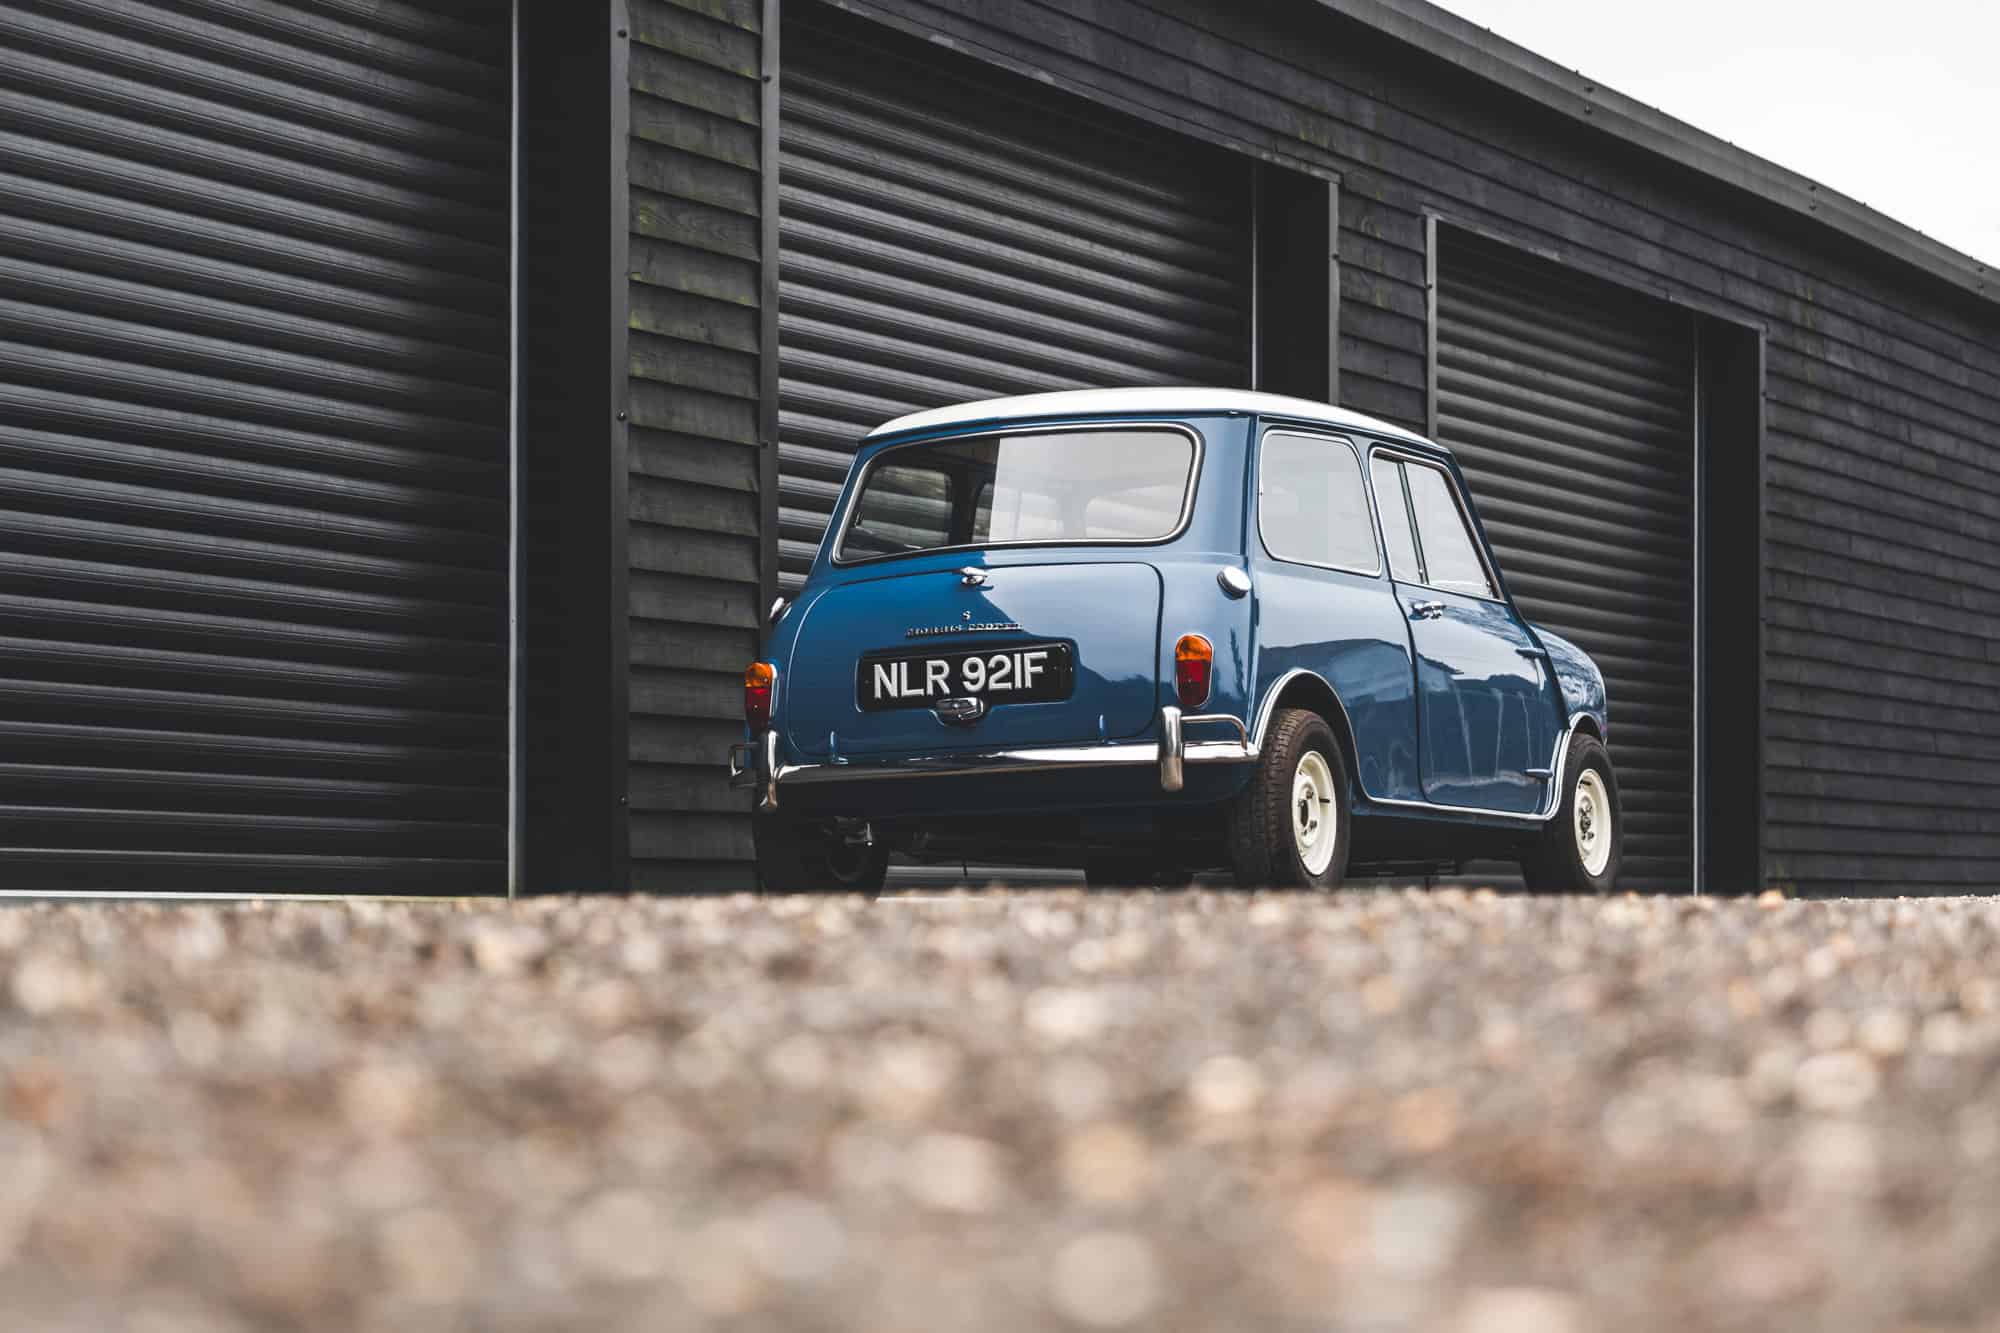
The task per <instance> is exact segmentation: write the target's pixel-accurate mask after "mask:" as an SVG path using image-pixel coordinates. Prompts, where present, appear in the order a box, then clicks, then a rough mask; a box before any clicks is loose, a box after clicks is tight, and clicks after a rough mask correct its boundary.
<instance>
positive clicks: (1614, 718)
mask: <svg viewBox="0 0 2000 1333" xmlns="http://www.w3.org/2000/svg"><path fill="white" fill-rule="evenodd" d="M1436 243H1437V247H1438V249H1437V377H1436V389H1437V402H1436V413H1437V419H1436V422H1435V423H1434V427H1433V428H1434V431H1435V433H1436V436H1437V438H1438V439H1440V440H1442V441H1444V442H1445V443H1446V444H1449V445H1450V446H1451V447H1452V449H1453V450H1454V451H1455V452H1456V453H1457V455H1458V461H1459V465H1460V467H1461V468H1462V469H1463V470H1464V472H1465V478H1466V482H1467V484H1468V485H1469V486H1470V487H1471V489H1472V494H1473V497H1474V500H1475V503H1476V504H1477V505H1478V508H1479V514H1480V519H1481V521H1482V522H1483V523H1484V525H1485V528H1486V535H1487V537H1488V539H1489V540H1490V541H1491V542H1492V545H1493V550H1494V554H1495V555H1496V556H1497V557H1498V558H1499V561H1500V566H1501V569H1502V571H1503V572H1504V574H1505V577H1506V580H1507V585H1508V590H1509V591H1510V592H1511V593H1512V594H1513V596H1514V599H1515V600H1516V602H1518V603H1519V605H1520V607H1521V610H1522V612H1523V613H1524V614H1525V615H1526V616H1527V617H1528V618H1529V619H1530V620H1532V621H1534V622H1535V623H1536V624H1539V625H1545V626H1547V627H1548V628H1550V629H1552V630H1554V631H1556V632H1557V633H1558V634H1561V635H1563V636H1564V637H1565V638H1568V639H1569V640H1571V641H1572V642H1574V643H1575V644H1577V645H1578V646H1579V647H1581V648H1582V649H1583V650H1584V651H1585V652H1587V653H1589V654H1590V655H1591V657H1592V658H1593V659H1595V660H1596V662H1597V664H1598V666H1599V667H1600V668H1601V669H1602V670H1603V672H1604V676H1605V684H1606V689H1607V691H1608V693H1609V696H1610V701H1611V736H1610V742H1611V757H1612V762H1613V763H1614V764H1615V765H1616V768H1617V773H1618V788H1619V797H1620V800H1621V803H1622V807H1623V812H1624V815H1625V830H1624V862H1623V864H1624V871H1623V881H1624V882H1625V883H1627V884H1629V885H1630V886H1631V887H1633V888H1681V889H1685V888H1686V887H1687V886H1688V884H1689V883H1690V874H1691V868H1692V864H1691V858H1692V854H1693V837H1694V820H1693V793H1694V777H1693V758H1694V756H1693V739H1694V726H1693V723H1694V702H1695V697H1694V462H1695V433H1694V405H1695V399H1694V391H1695V385H1694V349H1695V340H1694V329H1695V326H1694V319H1693V317H1692V316H1691V315H1690V314H1689V312H1688V311H1687V310H1685V309H1677V308H1675V307H1673V306H1671V305H1669V304H1667V303H1666V302H1664V301H1660V300H1657V299H1654V298H1649V297H1646V296H1643V295H1638V294H1635V293H1631V292H1628V291H1624V290H1622V289H1620V288H1617V287H1613V286H1612V285H1610V284H1609V283H1605V282H1601V281H1596V280H1592V279H1589V278H1586V277H1582V276H1580V275H1577V274H1575V273H1566V272H1565V271H1564V270H1563V269H1562V268H1561V267H1560V266H1558V265H1556V264H1552V263H1549V262H1547V261H1545V260H1539V259H1536V258H1533V257H1531V256H1524V255H1522V254H1520V253H1519V252H1518V251H1510V250H1509V249H1507V248H1506V247H1503V246H1499V245H1495V244H1493V243H1492V242H1490V241H1485V240H1481V239H1477V238H1474V237H1472V236H1469V235H1466V234H1464V233H1462V232H1459V231H1456V230H1454V229H1452V228H1449V227H1441V228H1439V229H1438V232H1437V242H1436Z"/></svg>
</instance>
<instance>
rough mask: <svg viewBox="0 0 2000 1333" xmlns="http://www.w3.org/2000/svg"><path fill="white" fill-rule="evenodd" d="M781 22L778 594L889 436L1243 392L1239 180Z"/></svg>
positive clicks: (1216, 153) (1071, 102)
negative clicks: (1169, 391)
mask: <svg viewBox="0 0 2000 1333" xmlns="http://www.w3.org/2000/svg"><path fill="white" fill-rule="evenodd" d="M785 24H786V27H785V39H784V41H785V46H784V50H785V53H786V54H785V67H784V76H783V95H782V116H783V119H782V128H781V157H780V163H781V165H780V171H779V191H780V219H781V229H782V243H781V259H782V263H781V268H780V275H781V286H780V311H781V315H780V330H781V333H780V340H781V355H780V360H779V365H780V373H781V376H782V380H783V387H782V391H781V393H780V397H779V403H780V412H781V420H780V432H779V434H780V440H781V441H782V448H781V453H780V467H781V471H782V476H781V483H780V504H781V506H782V509H781V515H780V523H779V540H780V567H781V569H782V585H783V587H784V589H785V591H787V592H790V591H792V590H794V589H796V588H797V587H798V585H799V583H800V582H801V581H802V580H803V577H804V574H805V571H806V568H807V567H808V566H809V565H810V564H811V562H812V558H813V554H814V552H815V550H816V549H817V548H818V545H819V540H820V537H821V535H822V534H823V533H824V531H825V529H826V523H827V517H828V514H829V512H830V510H831V509H832V506H833V502H834V500H835V498H836V496H837V494H838V492H839V489H840V483H841V479H842V478H843V477H844V476H845V475H846V472H847V464H848V459H849V458H850V456H851V455H852V453H853V450H854V445H855V443H856V441H857V440H859V439H860V437H861V436H862V435H864V434H865V433H866V432H867V431H868V430H870V429H872V428H873V427H875V426H878V425H880V424H881V423H882V422H883V421H885V420H887V419H888V418H890V417H893V416H896V415H897V414H899V413H902V412H907V411H911V410H913V409H916V408H921V407H935V406H938V405H940V404H944V403H953V402H962V401H964V400H966V399H973V398H985V397H991V396H994V395H998V394H1009V393H1034V392H1039V391H1042V390H1047V389H1066V388H1078V387H1085V386H1093V385H1117V384H1216V385H1227V386H1243V385H1247V384H1248V383H1249V338H1250V335H1249V308H1248V302H1249V290H1250V284H1249V281H1248V276H1249V262H1250V201H1251V190H1250V170H1249V167H1248V165H1247V163H1246V162H1245V161H1243V160H1241V159H1237V158H1233V157H1231V156H1230V155H1229V154H1226V153H1224V152H1222V151H1220V150H1214V149H1209V148H1206V147H1204V146H1202V145H1199V144H1196V143H1193V142H1190V141H1187V140H1184V139H1181V138H1179V137H1177V136H1175V135H1172V134H1168V133H1166V132H1164V131H1159V130H1154V129H1151V128H1150V127H1147V126H1145V125H1143V124H1141V123H1139V122H1137V121H1134V120H1128V119H1126V118H1124V117H1121V116H1118V115H1116V114H1115V113H1113V112H1110V111H1107V110H1104V109H1101V108H1099V107H1097V106H1094V105H1092V104H1090V103H1087V102H1083V101H1080V100H1077V99H1074V98H1070V97H1068V96H1065V95H1063V94H1059V93H1057V92H1054V91H1053V90H1050V89H1048V88H1045V87H1041V86H1039V85H1036V84H1034V83H1032V82H1029V81H1027V80H1025V79H1015V78H1011V77H1009V76H1007V75H1006V74H1004V73H1002V72H999V71H995V70H992V69H990V68H986V67H982V66H979V65H977V64H975V63H973V62H971V61H969V60H966V59H965V58H963V57H960V56H955V55H953V54H951V53H949V52H945V51H941V50H940V49H939V48H937V47H935V46H924V45H921V44H916V43H910V42H907V41H905V40H903V39H899V38H897V37H896V35H895V34H894V33H892V32H890V31H889V30H887V29H884V28H877V27H874V26H873V25H860V24H858V23H857V22H856V21H854V20H851V19H846V18H843V17H840V16H837V15H832V14H828V13H826V12H825V11H822V10H819V9H816V8H814V7H811V6H808V5H804V4H801V5H796V6H792V7H788V8H787V10H786V13H785Z"/></svg>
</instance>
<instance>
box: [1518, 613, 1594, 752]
mask: <svg viewBox="0 0 2000 1333" xmlns="http://www.w3.org/2000/svg"><path fill="white" fill-rule="evenodd" d="M1534 630H1535V637H1536V638H1538V639H1540V640H1541V641H1542V647H1544V648H1546V649H1548V652H1549V660H1550V661H1551V662H1553V663H1554V664H1555V669H1556V683H1557V684H1558V685H1559V686H1560V687H1561V688H1562V697H1563V706H1564V708H1565V710H1566V711H1568V712H1569V713H1571V714H1575V713H1582V714H1584V715H1586V716H1588V717H1592V718H1595V719H1596V720H1597V728H1598V730H1599V731H1601V732H1602V733H1604V735H1605V736H1606V738H1609V737H1610V735H1611V705H1610V700H1609V699H1607V698H1606V697H1605V693H1604V673H1603V672H1602V671H1600V670H1598V667H1597V663H1595V662H1593V661H1591V660H1590V655H1589V654H1588V653H1586V652H1584V651H1583V649H1581V648H1579V647H1577V646H1576V645H1575V644H1573V643H1571V642H1570V641H1569V640H1568V639H1565V638H1564V637H1563V636H1562V635H1560V634H1557V633H1556V632H1555V631H1554V630H1547V629H1543V628H1542V627H1541V626H1540V625H1536V626H1535V627H1534Z"/></svg>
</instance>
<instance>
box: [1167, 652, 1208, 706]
mask: <svg viewBox="0 0 2000 1333" xmlns="http://www.w3.org/2000/svg"><path fill="white" fill-rule="evenodd" d="M1214 679H1215V645H1214V644H1212V643H1210V642H1209V641H1208V640H1207V639H1204V638H1202V637H1201V635H1199V634H1183V635H1181V641H1180V642H1179V643H1177V644H1175V645H1174V692H1175V693H1176V694H1178V695H1180V698H1181V707H1182V708H1199V707H1201V706H1202V705H1203V704H1205V703H1207V702H1208V687H1209V685H1210V684H1211V683H1212V682H1213V681H1214Z"/></svg>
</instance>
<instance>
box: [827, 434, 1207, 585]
mask: <svg viewBox="0 0 2000 1333" xmlns="http://www.w3.org/2000/svg"><path fill="white" fill-rule="evenodd" d="M1133 428H1136V429H1139V430H1167V431H1174V432H1177V433H1179V434H1181V435H1185V436H1186V437H1187V438H1188V440H1189V442H1190V443H1192V444H1193V445H1194V457H1193V458H1192V459H1191V460H1190V461H1189V464H1188V478H1187V485H1186V487H1185V488H1184V489H1183V490H1182V492H1181V512H1180V518H1179V521H1177V522H1176V523H1175V524H1174V528H1173V530H1172V531H1171V532H1169V533H1167V535H1166V536H1164V537H1099V538H1092V539H1074V540H1069V541H1005V542H963V543H960V544H958V545H954V546H926V547H925V548H924V549H923V550H921V551H889V552H885V553H884V554H882V555H866V556H862V557H860V558H859V559H843V558H841V554H840V548H841V546H842V545H843V544H844V543H845V542H846V541H847V532H848V529H849V528H851V527H853V526H854V515H855V512H856V511H857V510H858V509H859V508H860V507H861V492H862V488H863V487H864V486H866V485H867V482H868V478H869V476H870V475H871V474H872V473H873V472H874V471H875V468H876V466H877V465H878V464H880V463H881V461H882V460H883V459H884V458H887V457H888V456H889V455H891V454H893V453H896V452H897V451H898V450H902V449H914V448H917V447H918V446H921V445H934V444H957V443H959V442H961V441H964V440H980V439H987V438H989V437H994V436H1008V435H1061V434H1072V433H1079V432H1094V433H1104V432H1107V431H1113V430H1121V429H1133ZM1207 461H1208V441H1207V439H1206V438H1204V437H1203V435H1202V433H1201V432H1200V431H1198V430H1196V429H1195V428H1194V427H1192V426H1190V425H1188V424H1187V423H1186V422H1185V421H1171V420H1165V419H1161V420H1143V419H1142V420H1133V421H1076V422H1064V423H1060V424H1057V425H1051V426H1024V425H1010V426H997V427H994V428H993V429H990V430H975V431H967V432H965V433H964V434H962V435H926V436H924V437H922V438H920V439H915V440H898V441H897V442H896V443H894V444H889V445H884V446H883V447H882V448H881V449H880V450H878V451H877V452H876V453H874V454H873V455H871V456H870V457H869V459H868V461H867V463H865V464H863V465H862V468H861V470H860V471H859V472H857V473H856V474H855V475H854V477H853V480H852V483H851V490H850V491H849V493H848V494H847V495H846V496H845V497H844V499H845V500H846V505H845V507H844V508H843V510H842V512H841V515H840V526H839V528H838V530H835V529H832V528H829V529H828V530H827V531H828V540H829V544H828V545H827V547H826V552H825V553H826V560H827V564H828V565H829V567H831V568H834V569H853V568H856V567H858V566H861V565H872V564H879V563H881V562H882V561H884V560H914V559H919V558H921V557H923V556H930V555H940V554H944V553H947V552H952V551H1000V550H1022V549H1033V548H1037V547H1039V548H1042V549H1044V550H1047V549H1063V548H1067V547H1075V546H1089V547H1097V546H1109V547H1144V546H1166V545H1168V544H1169V543H1172V542H1176V541H1179V540H1180V539H1181V537H1182V536H1184V535H1185V534H1186V533H1187V530H1188V526H1189V525H1190V524H1191V523H1192V522H1193V521H1194V506H1195V501H1196V499H1197V497H1198V496H1199V495H1200V492H1201V475H1202V469H1203V466H1204V465H1205V464H1206V463H1207Z"/></svg>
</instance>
